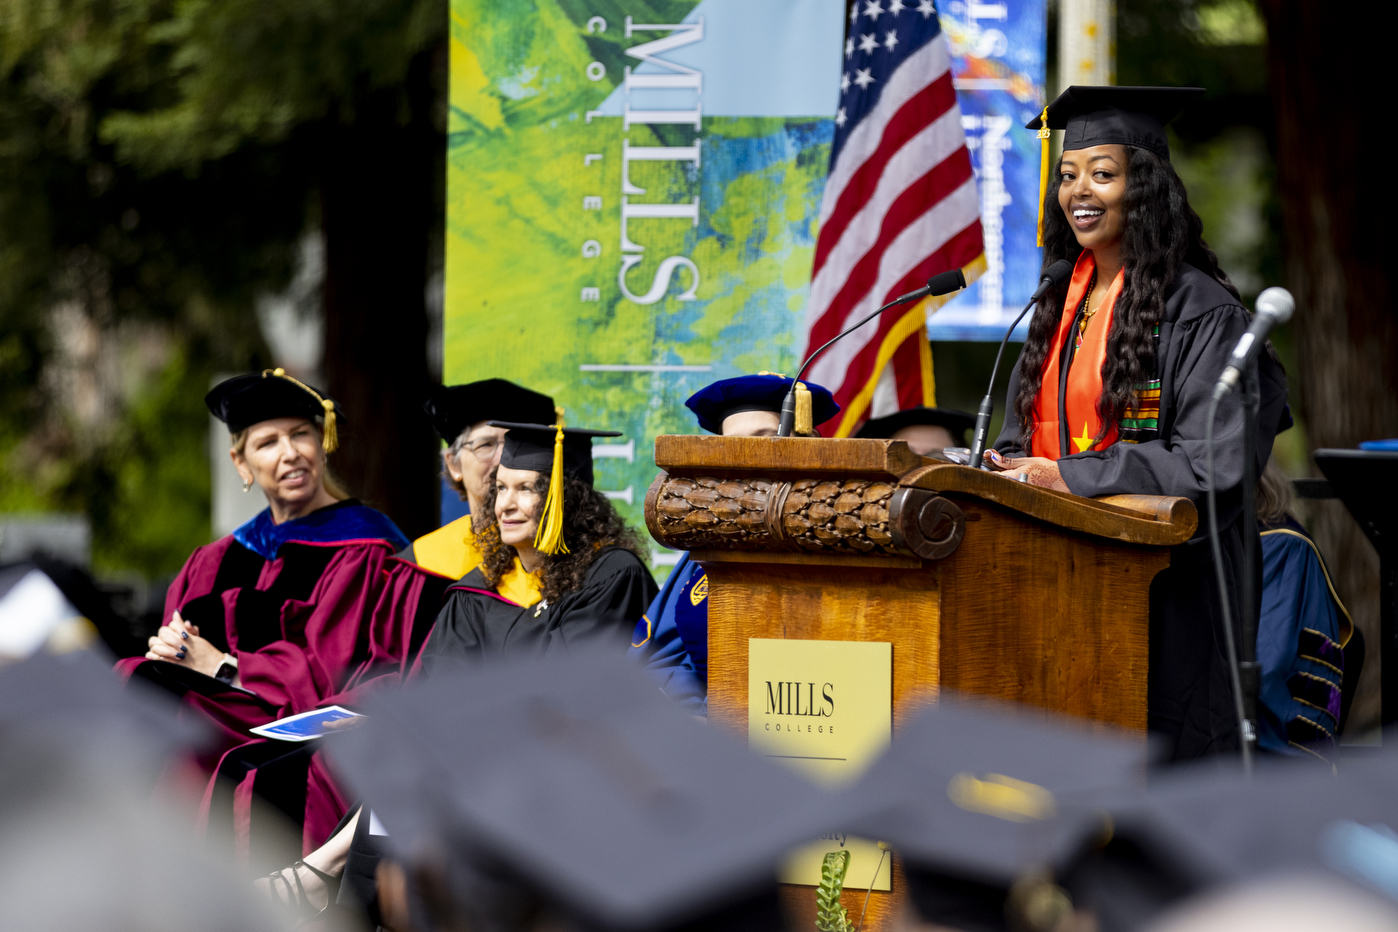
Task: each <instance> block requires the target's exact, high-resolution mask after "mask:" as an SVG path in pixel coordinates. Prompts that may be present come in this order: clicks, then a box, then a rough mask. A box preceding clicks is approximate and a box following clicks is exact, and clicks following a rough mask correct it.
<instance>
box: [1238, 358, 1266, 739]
mask: <svg viewBox="0 0 1398 932" xmlns="http://www.w3.org/2000/svg"><path fill="white" fill-rule="evenodd" d="M1241 387H1242V393H1241V395H1240V396H1239V399H1238V400H1239V401H1240V402H1241V403H1242V406H1243V516H1242V519H1241V520H1242V522H1243V585H1242V591H1241V592H1239V593H1238V604H1239V607H1240V608H1241V610H1242V616H1243V617H1242V618H1241V619H1239V627H1240V628H1241V632H1240V633H1241V643H1240V644H1239V645H1238V679H1239V684H1240V685H1241V686H1242V688H1243V721H1242V723H1241V724H1242V729H1243V733H1242V734H1241V735H1239V736H1238V739H1239V741H1240V742H1242V743H1244V744H1246V745H1247V746H1248V750H1249V751H1250V752H1252V753H1250V754H1249V755H1248V756H1249V757H1252V756H1253V755H1254V754H1255V753H1256V749H1257V701H1258V694H1259V693H1260V692H1261V687H1262V665H1261V664H1260V663H1258V662H1257V627H1258V621H1259V618H1258V612H1259V605H1258V598H1257V596H1258V589H1259V584H1260V582H1261V578H1260V575H1259V574H1260V573H1261V566H1262V538H1261V537H1260V536H1259V535H1258V532H1257V479H1258V474H1257V469H1258V465H1257V411H1258V407H1259V405H1260V404H1261V400H1262V388H1261V385H1260V384H1259V382H1258V376H1257V361H1256V360H1254V361H1253V362H1252V364H1251V365H1249V366H1248V368H1247V372H1246V374H1245V375H1244V376H1243V382H1242V386H1241Z"/></svg>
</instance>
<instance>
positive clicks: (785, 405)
mask: <svg viewBox="0 0 1398 932" xmlns="http://www.w3.org/2000/svg"><path fill="white" fill-rule="evenodd" d="M965 287H966V276H965V275H963V274H962V272H961V270H960V269H950V270H949V271H946V272H938V273H937V274H936V275H933V276H932V277H931V278H929V279H928V280H927V284H926V285H925V286H923V287H922V288H919V289H918V290H917V291H910V292H908V293H907V294H905V295H899V296H898V297H896V298H894V299H893V300H892V301H890V302H888V303H887V304H885V305H884V306H883V307H881V308H879V309H878V310H877V311H875V312H874V313H872V314H870V315H869V316H868V317H866V318H864V319H863V320H861V321H860V322H859V323H857V324H855V325H854V326H853V327H850V328H848V329H847V330H842V331H840V332H839V333H837V334H835V336H834V337H832V338H831V339H829V340H827V341H825V343H823V344H821V346H820V348H819V349H817V350H816V351H815V352H814V353H812V354H811V355H809V356H807V357H806V361H805V362H803V363H801V368H800V369H799V370H798V371H797V373H796V378H794V379H792V380H791V388H790V389H789V390H788V391H787V393H786V397H785V398H783V399H782V416H781V425H780V426H779V427H778V428H777V436H778V437H790V436H791V432H792V430H794V429H795V427H796V384H797V383H798V382H800V381H801V376H803V375H805V374H806V369H807V368H808V367H809V366H810V364H811V363H812V362H815V358H816V357H817V356H819V355H820V354H821V353H823V352H825V351H826V349H828V348H829V347H830V345H831V344H833V343H835V342H836V341H838V340H840V339H843V338H844V337H846V336H848V335H849V334H851V333H853V332H854V331H856V330H858V329H859V328H860V327H862V326H864V325H865V324H867V323H868V322H869V321H871V320H873V319H874V318H875V317H878V316H879V315H880V314H882V313H883V312H884V311H886V310H888V309H889V308H891V307H897V306H898V305H900V304H907V303H908V302H909V301H917V300H919V299H921V298H925V297H927V296H929V295H931V296H932V297H937V296H940V295H944V294H951V293H952V292H953V291H960V290H961V289H962V288H965Z"/></svg>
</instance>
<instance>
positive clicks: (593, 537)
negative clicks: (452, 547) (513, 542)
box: [471, 474, 649, 602]
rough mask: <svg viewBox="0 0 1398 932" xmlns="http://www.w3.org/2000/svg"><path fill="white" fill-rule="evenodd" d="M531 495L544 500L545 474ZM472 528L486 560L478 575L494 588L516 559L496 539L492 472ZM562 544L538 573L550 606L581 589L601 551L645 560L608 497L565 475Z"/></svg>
mask: <svg viewBox="0 0 1398 932" xmlns="http://www.w3.org/2000/svg"><path fill="white" fill-rule="evenodd" d="M534 491H536V492H538V493H539V501H540V502H542V501H543V500H544V498H546V497H547V496H548V492H549V477H548V476H547V475H544V474H540V476H539V478H538V479H537V480H535V482H534ZM471 528H472V530H473V531H474V532H475V535H476V546H478V547H479V548H480V549H481V554H482V555H483V557H484V559H482V561H481V572H482V573H483V574H484V575H485V581H486V582H487V583H488V584H489V585H490V587H491V588H492V589H493V588H494V587H495V586H497V585H499V583H500V578H501V577H502V576H504V575H505V574H506V573H507V572H509V570H510V567H511V566H513V565H514V559H515V556H516V554H515V548H514V547H511V546H510V545H508V544H506V543H504V542H503V541H502V540H500V525H498V524H496V523H495V477H494V474H492V475H491V482H490V494H488V495H487V496H486V498H485V506H484V507H483V508H482V509H481V513H480V514H478V515H476V516H475V517H474V518H473V519H472V520H471ZM563 542H564V543H565V544H567V545H568V552H567V553H559V554H555V555H554V556H545V557H544V563H543V566H542V567H541V569H540V571H539V576H540V578H541V580H542V581H543V597H544V598H545V599H547V600H549V601H550V602H555V601H557V600H558V599H559V597H560V596H562V595H564V594H565V593H568V592H572V591H574V590H576V589H581V588H582V584H583V578H584V577H585V576H587V571H588V569H589V568H590V567H591V566H592V562H593V561H594V560H596V559H597V555H598V554H599V553H601V552H602V548H604V547H622V548H624V549H626V550H630V551H631V552H632V553H634V554H636V556H638V557H640V558H641V562H643V563H644V562H646V560H647V558H648V556H649V554H648V552H647V550H646V546H645V544H643V543H642V542H641V538H640V536H639V535H638V534H637V533H636V532H635V531H633V530H632V529H631V528H629V527H627V526H626V522H625V521H623V520H622V518H621V515H619V514H617V513H616V509H615V508H613V507H612V503H611V502H610V501H608V500H607V496H605V495H603V494H602V493H601V492H599V491H597V490H596V489H594V488H593V487H592V486H591V485H590V484H588V483H586V482H583V481H582V480H581V479H574V478H573V477H572V476H564V477H563Z"/></svg>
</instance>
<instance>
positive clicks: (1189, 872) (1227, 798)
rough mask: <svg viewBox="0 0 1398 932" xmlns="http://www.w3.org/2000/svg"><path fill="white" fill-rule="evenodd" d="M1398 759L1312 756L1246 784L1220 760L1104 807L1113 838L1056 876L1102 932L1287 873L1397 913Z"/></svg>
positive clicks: (1389, 754) (1081, 853) (1079, 854)
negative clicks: (1322, 759)
mask: <svg viewBox="0 0 1398 932" xmlns="http://www.w3.org/2000/svg"><path fill="white" fill-rule="evenodd" d="M1396 775H1398V753H1394V752H1393V751H1391V750H1390V751H1385V752H1382V753H1380V754H1377V755H1375V756H1374V757H1372V758H1369V759H1367V760H1362V761H1346V762H1343V763H1342V765H1341V767H1340V769H1339V773H1338V774H1332V773H1331V771H1330V768H1329V767H1327V766H1324V765H1320V764H1316V763H1315V762H1311V761H1306V760H1288V761H1286V762H1283V763H1278V764H1275V765H1274V766H1272V767H1270V768H1263V769H1261V770H1260V771H1258V772H1257V773H1256V775H1255V776H1254V777H1253V778H1252V779H1251V780H1248V779H1247V778H1246V777H1244V776H1243V774H1242V773H1241V772H1240V771H1239V770H1238V769H1237V768H1236V767H1233V766H1228V765H1227V764H1225V763H1223V762H1209V763H1201V764H1196V765H1194V766H1192V767H1191V768H1190V769H1188V770H1185V771H1183V772H1180V773H1177V774H1170V775H1168V776H1166V777H1162V778H1161V779H1158V780H1156V781H1154V782H1153V784H1152V786H1151V788H1150V791H1149V792H1148V793H1144V794H1140V795H1139V796H1137V797H1135V798H1133V799H1128V800H1122V801H1119V802H1117V803H1114V804H1108V805H1107V808H1108V809H1109V811H1110V814H1111V819H1112V823H1113V826H1114V828H1113V831H1112V834H1111V836H1110V838H1109V839H1106V840H1099V841H1096V842H1094V841H1090V840H1089V841H1085V842H1084V843H1083V844H1081V846H1080V847H1079V848H1078V850H1077V851H1076V852H1075V853H1074V854H1072V855H1071V856H1069V857H1067V858H1065V860H1064V862H1063V864H1062V866H1061V868H1060V874H1061V875H1062V876H1063V879H1064V884H1065V886H1067V888H1068V889H1069V890H1070V891H1071V892H1072V895H1073V900H1074V902H1075V903H1077V904H1078V905H1080V906H1085V907H1087V908H1090V909H1091V910H1092V911H1093V913H1094V914H1095V915H1096V916H1097V921H1098V924H1099V927H1100V929H1101V932H1117V930H1128V929H1137V928H1140V927H1141V926H1142V925H1144V924H1145V923H1146V922H1148V921H1149V920H1151V919H1153V918H1154V917H1156V916H1157V915H1159V914H1161V913H1163V912H1164V911H1165V910H1167V909H1169V908H1171V907H1174V906H1177V905H1178V904H1180V903H1181V902H1183V901H1185V900H1186V899H1187V898H1189V897H1192V896H1195V895H1199V894H1203V893H1206V892H1212V891H1217V890H1220V889H1224V888H1227V887H1229V886H1231V885H1236V884H1241V883H1245V882H1248V881H1254V880H1260V879H1263V878H1267V877H1274V876H1280V875H1284V874H1293V875H1295V874H1301V875H1308V876H1314V877H1322V878H1326V877H1328V878H1329V881H1330V882H1342V883H1345V884H1352V885H1357V886H1359V887H1362V888H1364V889H1367V890H1368V891H1369V892H1370V893H1371V894H1374V895H1376V896H1378V897H1381V898H1383V899H1386V900H1387V901H1388V902H1389V903H1390V904H1391V905H1398V779H1395V776H1396Z"/></svg>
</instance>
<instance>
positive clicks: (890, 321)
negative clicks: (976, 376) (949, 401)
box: [803, 36, 983, 436]
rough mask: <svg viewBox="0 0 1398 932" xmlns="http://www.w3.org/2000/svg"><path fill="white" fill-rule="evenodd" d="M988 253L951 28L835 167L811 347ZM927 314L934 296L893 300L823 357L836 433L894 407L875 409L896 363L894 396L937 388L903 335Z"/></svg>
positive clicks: (894, 83)
mask: <svg viewBox="0 0 1398 932" xmlns="http://www.w3.org/2000/svg"><path fill="white" fill-rule="evenodd" d="M982 254H983V247H982V242H981V226H980V204H979V201H978V198H977V196H976V184H975V179H974V176H973V174H972V171H971V159H970V153H969V152H968V151H967V149H966V136H965V132H964V130H963V129H962V126H961V109H960V107H958V106H957V103H956V92H955V91H954V90H953V88H952V75H951V58H950V55H949V53H948V50H947V43H946V39H945V37H944V36H938V37H937V38H936V39H935V40H933V41H931V42H928V43H927V44H926V45H925V46H923V47H922V48H921V49H919V50H917V51H916V52H915V53H914V54H913V55H911V56H910V57H909V58H908V59H907V61H905V62H903V63H902V64H901V65H900V66H899V67H898V68H897V70H895V71H894V72H893V73H892V75H890V77H889V80H888V83H887V85H886V86H885V87H884V89H883V93H882V94H881V95H880V97H879V100H878V102H877V103H876V104H875V106H874V109H873V110H871V111H870V112H869V113H868V114H866V115H865V116H864V118H863V119H862V120H860V122H859V124H858V125H857V126H856V127H855V128H854V129H853V131H852V132H851V133H850V135H849V138H848V139H847V140H846V141H845V145H844V148H843V149H842V150H841V151H840V154H839V156H838V159H837V161H836V163H835V165H834V166H832V168H831V171H830V176H829V178H828V179H827V181H826V187H825V197H824V201H823V202H822V205H821V211H820V233H819V236H818V238H817V240H816V253H815V265H814V269H813V272H812V280H811V300H810V304H809V305H808V309H807V313H806V326H807V344H806V351H805V352H806V353H809V352H810V351H811V350H813V349H815V348H816V347H818V346H820V345H821V344H822V343H824V342H825V341H826V340H829V339H830V338H831V337H833V336H835V334H837V333H839V332H840V331H841V330H843V329H844V328H846V327H848V326H850V325H851V324H853V323H854V322H855V321H857V320H859V319H860V318H861V317H864V316H866V315H868V314H869V313H871V312H872V311H873V310H874V309H875V308H877V307H878V306H879V305H881V304H884V303H886V302H887V301H889V300H891V299H892V298H895V297H897V296H898V295H900V294H904V293H906V292H909V291H912V290H914V289H916V288H918V287H920V286H922V285H924V284H926V282H927V279H928V278H929V277H930V276H932V275H934V274H936V273H938V272H942V271H946V270H947V269H952V268H965V269H967V270H968V275H967V277H968V278H970V277H971V275H972V274H974V273H975V271H976V270H977V269H978V267H979V265H978V263H977V259H978V258H980V257H981V256H982ZM926 313H927V308H926V306H925V305H923V306H918V307H916V308H898V309H894V310H890V311H888V312H887V313H885V314H884V315H883V316H882V317H881V318H880V319H879V320H878V321H874V322H870V323H869V324H866V325H865V326H864V327H862V328H860V329H859V330H857V331H855V332H854V333H852V334H850V335H849V336H848V337H846V338H845V339H844V340H841V341H840V342H839V343H836V344H835V345H834V346H832V347H831V348H830V349H828V350H826V351H825V353H824V355H822V356H821V357H820V358H819V359H818V360H816V362H815V363H814V364H812V366H811V368H810V369H809V370H808V371H807V375H808V377H809V378H810V380H811V381H813V382H816V383H819V384H821V385H824V386H826V387H827V388H829V389H830V390H831V391H832V392H834V394H835V399H836V401H838V402H839V403H840V405H841V408H842V409H843V410H842V411H841V416H840V417H839V418H837V419H836V421H832V422H831V423H830V424H828V425H826V431H827V432H828V433H833V434H834V435H835V436H848V435H849V434H850V433H852V432H853V430H854V429H855V428H856V427H857V426H858V425H859V424H860V423H862V422H863V421H864V420H865V419H866V418H868V417H870V416H882V415H884V414H888V413H891V411H876V412H874V411H871V410H870V406H871V402H872V401H873V399H874V388H875V385H876V383H877V382H878V380H879V377H880V375H881V374H883V370H884V368H885V367H886V366H887V365H889V364H890V363H892V364H893V366H894V368H895V370H896V371H895V375H896V376H897V389H898V390H897V393H896V396H897V397H896V401H894V400H893V399H892V398H890V399H889V400H888V402H887V403H888V404H890V405H893V406H896V407H908V406H911V405H916V404H920V403H922V401H923V398H924V395H925V391H927V390H930V387H926V386H923V385H922V384H921V376H920V373H921V371H922V369H921V368H920V367H918V366H917V365H916V360H917V358H918V351H917V347H916V345H913V347H912V349H913V351H912V352H911V353H909V352H907V347H905V346H902V345H901V344H903V343H905V342H908V341H910V339H911V337H912V335H914V334H917V333H918V332H919V329H922V330H923V332H924V335H923V336H921V337H920V339H924V340H925V326H926ZM910 314H911V315H913V316H912V317H910V316H909V315H910ZM915 325H916V326H915ZM804 355H805V354H804V353H803V356H804ZM880 356H882V357H883V358H882V359H880ZM881 396H882V393H881Z"/></svg>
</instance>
